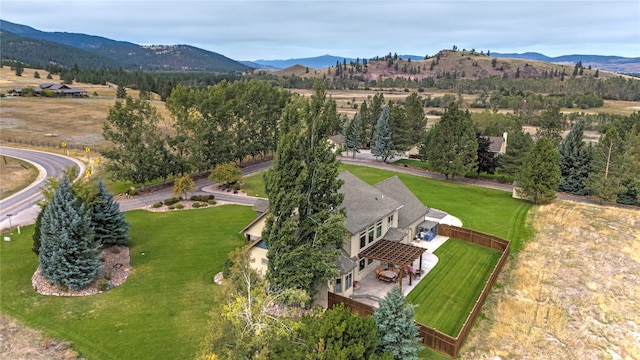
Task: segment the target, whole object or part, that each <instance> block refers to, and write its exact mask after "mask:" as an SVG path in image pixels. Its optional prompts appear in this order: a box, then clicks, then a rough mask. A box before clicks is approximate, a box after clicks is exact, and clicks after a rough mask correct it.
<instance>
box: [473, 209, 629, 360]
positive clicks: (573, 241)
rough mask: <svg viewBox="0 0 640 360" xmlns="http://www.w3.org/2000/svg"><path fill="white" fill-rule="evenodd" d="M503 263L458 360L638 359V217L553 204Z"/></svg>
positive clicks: (535, 215) (535, 216) (536, 214)
mask: <svg viewBox="0 0 640 360" xmlns="http://www.w3.org/2000/svg"><path fill="white" fill-rule="evenodd" d="M530 219H531V221H532V225H533V227H534V229H535V234H536V235H535V238H534V239H532V240H531V241H530V242H528V243H527V244H526V245H525V247H524V249H523V250H522V251H521V252H520V253H519V254H518V255H517V256H516V257H515V258H514V259H511V260H510V262H509V263H508V266H507V267H506V268H505V271H503V273H502V274H501V276H500V278H499V283H500V284H501V285H502V286H497V287H496V288H494V291H493V293H492V294H491V295H490V298H489V300H488V302H487V304H486V305H485V309H484V311H483V316H484V318H483V319H481V320H480V321H479V322H478V323H477V324H476V325H475V327H474V329H473V330H472V332H471V336H470V337H469V339H468V340H467V341H466V343H465V345H464V347H463V349H462V356H461V358H463V359H482V358H502V359H522V358H532V359H565V358H572V359H640V211H639V210H633V209H620V208H614V207H601V206H595V205H587V204H578V203H572V202H565V201H556V202H554V203H553V204H550V205H546V206H540V207H537V208H534V209H533V210H532V213H531V215H530Z"/></svg>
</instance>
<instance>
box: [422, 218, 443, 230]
mask: <svg viewBox="0 0 640 360" xmlns="http://www.w3.org/2000/svg"><path fill="white" fill-rule="evenodd" d="M438 224H439V223H438V222H435V221H431V220H425V221H423V222H422V223H420V225H418V228H423V229H429V230H431V229H433V228H434V227H436V225H438Z"/></svg>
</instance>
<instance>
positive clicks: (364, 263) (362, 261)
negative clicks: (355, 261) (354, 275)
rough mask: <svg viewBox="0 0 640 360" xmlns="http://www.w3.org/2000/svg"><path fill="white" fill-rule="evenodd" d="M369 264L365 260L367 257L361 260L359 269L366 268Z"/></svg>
mask: <svg viewBox="0 0 640 360" xmlns="http://www.w3.org/2000/svg"><path fill="white" fill-rule="evenodd" d="M366 266H367V263H366V261H365V259H362V260H360V267H359V268H358V270H360V271H362V270H364V268H365V267H366Z"/></svg>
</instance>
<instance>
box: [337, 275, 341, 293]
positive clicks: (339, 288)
mask: <svg viewBox="0 0 640 360" xmlns="http://www.w3.org/2000/svg"><path fill="white" fill-rule="evenodd" d="M336 292H337V293H339V292H342V278H337V279H336Z"/></svg>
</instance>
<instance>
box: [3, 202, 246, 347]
mask: <svg viewBox="0 0 640 360" xmlns="http://www.w3.org/2000/svg"><path fill="white" fill-rule="evenodd" d="M126 217H127V221H129V222H130V223H131V231H130V234H131V238H132V240H131V243H130V249H131V265H132V271H131V273H130V275H129V279H128V280H127V281H126V282H125V283H124V284H123V285H121V286H119V287H117V288H114V289H112V290H110V291H107V292H105V293H103V294H97V295H92V296H86V297H55V296H44V295H40V294H38V293H36V292H35V291H34V290H33V288H32V287H31V276H32V275H33V272H34V271H35V269H36V267H37V264H38V260H37V257H36V256H35V254H33V253H32V252H31V247H32V240H31V235H32V233H33V226H29V227H26V228H23V232H22V234H21V235H17V236H15V235H14V236H13V237H12V241H11V242H0V277H1V279H2V287H1V288H0V310H1V311H2V312H3V313H6V314H8V315H10V316H12V317H14V318H17V319H18V320H20V321H21V322H23V323H25V324H26V325H28V326H30V327H33V328H36V329H43V330H45V331H46V332H47V333H48V334H49V335H50V336H52V337H56V338H59V339H63V340H66V341H71V342H72V343H73V347H74V349H76V350H78V351H79V352H80V353H81V354H82V355H83V356H85V357H87V358H89V359H192V358H194V357H195V355H196V354H197V352H198V350H199V347H200V344H201V341H202V340H203V338H204V335H205V333H206V331H207V322H208V319H209V315H208V312H209V311H210V310H211V309H212V308H213V305H214V304H213V294H214V292H215V287H216V286H217V285H215V284H214V282H213V277H214V275H215V274H216V273H217V272H218V271H221V270H222V266H223V263H224V261H225V259H226V258H227V254H228V253H229V252H230V251H232V250H233V249H235V248H237V247H239V246H242V245H243V243H244V242H243V238H242V235H241V234H240V233H239V231H240V229H242V227H244V226H245V225H246V224H247V223H248V222H249V221H251V219H253V218H254V217H255V212H254V211H252V210H251V208H250V207H248V206H240V205H225V206H220V207H210V208H205V209H200V210H189V211H175V212H164V213H151V212H147V211H143V210H135V211H130V212H127V215H126Z"/></svg>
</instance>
